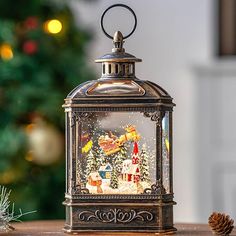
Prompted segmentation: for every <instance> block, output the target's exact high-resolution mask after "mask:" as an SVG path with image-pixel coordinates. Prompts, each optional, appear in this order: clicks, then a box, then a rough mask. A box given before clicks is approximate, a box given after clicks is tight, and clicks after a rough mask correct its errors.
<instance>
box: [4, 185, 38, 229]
mask: <svg viewBox="0 0 236 236" xmlns="http://www.w3.org/2000/svg"><path fill="white" fill-rule="evenodd" d="M10 194H11V190H9V191H8V190H7V188H6V187H4V186H1V185H0V231H5V232H7V231H9V230H13V229H14V228H13V227H12V226H11V225H10V222H11V221H17V222H21V221H20V219H19V218H21V217H22V216H24V215H28V214H31V213H34V212H36V211H29V212H25V213H23V212H22V210H21V209H19V213H18V214H16V215H15V204H14V203H12V207H11V202H10V200H9V197H10ZM10 208H11V209H10Z"/></svg>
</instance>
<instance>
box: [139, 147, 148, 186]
mask: <svg viewBox="0 0 236 236" xmlns="http://www.w3.org/2000/svg"><path fill="white" fill-rule="evenodd" d="M140 180H141V181H146V182H149V181H150V172H149V162H148V153H147V147H146V145H145V144H143V146H142V150H141V154H140Z"/></svg>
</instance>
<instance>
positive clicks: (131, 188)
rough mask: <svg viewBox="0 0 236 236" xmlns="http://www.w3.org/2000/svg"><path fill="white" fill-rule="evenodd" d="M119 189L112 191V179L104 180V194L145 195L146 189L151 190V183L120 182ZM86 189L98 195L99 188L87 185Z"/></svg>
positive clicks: (102, 186)
mask: <svg viewBox="0 0 236 236" xmlns="http://www.w3.org/2000/svg"><path fill="white" fill-rule="evenodd" d="M118 184H119V187H118V188H117V189H112V188H111V187H109V186H110V179H103V180H102V185H101V188H102V190H103V194H140V193H143V190H144V189H145V188H150V186H151V185H150V183H147V182H141V181H140V182H139V184H138V185H137V183H133V182H127V181H123V180H119V182H118ZM86 188H87V189H88V190H89V192H90V193H93V194H97V187H96V186H91V185H90V184H88V183H87V185H86Z"/></svg>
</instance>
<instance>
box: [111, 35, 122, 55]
mask: <svg viewBox="0 0 236 236" xmlns="http://www.w3.org/2000/svg"><path fill="white" fill-rule="evenodd" d="M124 42H125V41H124V40H123V34H122V33H121V32H120V31H116V32H115V34H114V37H113V43H114V46H115V47H114V48H113V49H112V52H124V51H125V49H124V48H123V43H124Z"/></svg>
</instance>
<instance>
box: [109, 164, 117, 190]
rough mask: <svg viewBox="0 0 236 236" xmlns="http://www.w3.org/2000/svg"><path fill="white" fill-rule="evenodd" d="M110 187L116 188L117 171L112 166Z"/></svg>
mask: <svg viewBox="0 0 236 236" xmlns="http://www.w3.org/2000/svg"><path fill="white" fill-rule="evenodd" d="M110 187H111V188H113V189H117V188H118V173H117V171H116V170H115V169H114V168H113V170H112V173H111V179H110Z"/></svg>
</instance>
